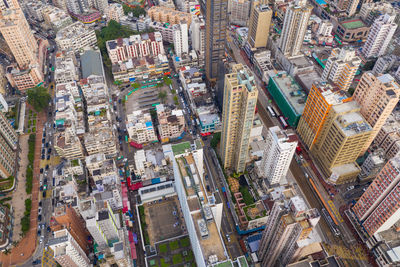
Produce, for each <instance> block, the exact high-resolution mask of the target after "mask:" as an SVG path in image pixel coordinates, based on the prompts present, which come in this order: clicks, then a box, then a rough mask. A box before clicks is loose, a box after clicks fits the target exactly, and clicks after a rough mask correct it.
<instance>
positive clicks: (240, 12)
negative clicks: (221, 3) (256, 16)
mask: <svg viewBox="0 0 400 267" xmlns="http://www.w3.org/2000/svg"><path fill="white" fill-rule="evenodd" d="M251 3H252V1H249V0H229V2H228V12H229V21H230V23H232V24H235V25H239V26H244V27H246V26H247V21H248V20H249V14H250V9H251Z"/></svg>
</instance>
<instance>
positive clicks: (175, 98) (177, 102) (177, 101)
mask: <svg viewBox="0 0 400 267" xmlns="http://www.w3.org/2000/svg"><path fill="white" fill-rule="evenodd" d="M174 104H175V105H176V106H178V105H179V100H178V96H176V95H174Z"/></svg>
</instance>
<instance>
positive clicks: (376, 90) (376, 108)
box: [353, 72, 400, 154]
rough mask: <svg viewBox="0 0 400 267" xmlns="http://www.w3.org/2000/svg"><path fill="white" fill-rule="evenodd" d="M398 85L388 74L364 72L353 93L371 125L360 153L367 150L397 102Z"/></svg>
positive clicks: (354, 98) (399, 89)
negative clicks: (367, 137) (377, 74)
mask: <svg viewBox="0 0 400 267" xmlns="http://www.w3.org/2000/svg"><path fill="white" fill-rule="evenodd" d="M399 97H400V85H399V84H398V83H397V82H396V80H395V79H394V78H393V77H392V76H391V75H390V74H384V75H380V76H375V75H374V74H372V73H371V72H367V73H364V75H363V76H362V77H361V79H360V82H359V83H358V85H357V88H356V90H355V91H354V94H353V100H355V101H357V102H358V104H359V105H360V107H361V109H360V112H361V114H362V115H363V116H364V118H365V119H366V120H367V122H368V123H369V124H370V125H371V127H372V133H371V135H370V137H369V139H368V141H367V142H366V143H365V144H364V148H363V149H362V151H361V154H363V153H365V151H367V149H368V147H369V146H370V144H371V143H372V141H373V140H374V139H375V137H376V135H377V134H378V132H379V131H380V130H381V128H382V126H383V125H384V124H385V122H386V119H387V118H388V117H389V116H390V114H391V113H392V111H393V109H394V108H395V107H396V105H397V103H398V102H399Z"/></svg>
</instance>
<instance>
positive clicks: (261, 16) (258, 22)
mask: <svg viewBox="0 0 400 267" xmlns="http://www.w3.org/2000/svg"><path fill="white" fill-rule="evenodd" d="M271 18H272V10H271V9H270V8H269V6H268V5H260V4H258V2H254V4H253V8H252V9H251V14H250V22H249V33H248V36H247V40H248V42H249V44H250V46H251V47H253V48H262V47H266V46H267V41H268V36H269V26H270V24H271Z"/></svg>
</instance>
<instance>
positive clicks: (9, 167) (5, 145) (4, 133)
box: [0, 112, 18, 178]
mask: <svg viewBox="0 0 400 267" xmlns="http://www.w3.org/2000/svg"><path fill="white" fill-rule="evenodd" d="M17 143H18V136H17V133H16V132H15V131H14V129H13V128H12V126H11V125H10V123H9V122H8V121H7V118H6V117H5V116H4V114H3V112H0V177H1V178H7V177H9V176H10V175H13V174H14V172H15V170H16V166H17Z"/></svg>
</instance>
